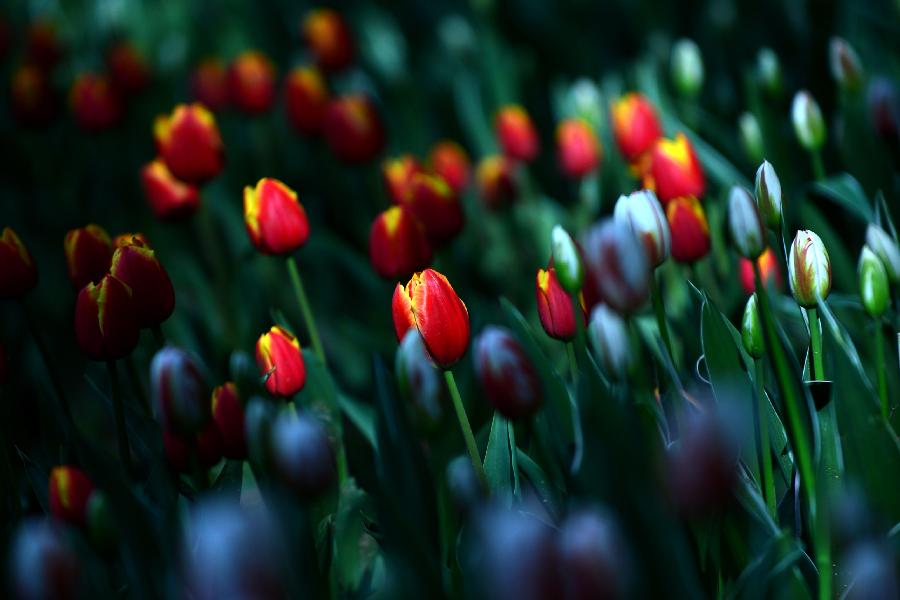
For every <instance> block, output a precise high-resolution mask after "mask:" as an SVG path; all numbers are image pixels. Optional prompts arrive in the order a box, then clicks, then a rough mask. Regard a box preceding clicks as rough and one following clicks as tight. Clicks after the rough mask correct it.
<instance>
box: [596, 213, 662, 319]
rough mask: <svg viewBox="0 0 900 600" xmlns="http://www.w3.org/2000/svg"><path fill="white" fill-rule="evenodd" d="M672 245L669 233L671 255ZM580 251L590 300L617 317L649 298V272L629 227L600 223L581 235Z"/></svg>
mask: <svg viewBox="0 0 900 600" xmlns="http://www.w3.org/2000/svg"><path fill="white" fill-rule="evenodd" d="M674 243H675V240H674V231H673V254H674ZM583 248H584V258H585V265H586V268H587V270H588V271H590V272H591V279H592V280H593V282H594V286H595V288H596V289H595V291H594V297H597V298H600V299H601V300H602V301H603V302H604V303H606V304H607V305H608V306H609V307H610V308H612V309H613V310H615V311H616V312H618V313H621V314H625V313H630V312H634V311H636V310H638V309H640V308H641V307H642V306H643V305H644V303H645V302H646V301H647V298H649V296H650V277H651V276H652V271H651V265H650V263H649V262H648V260H647V254H646V252H645V250H644V244H643V243H642V242H641V240H639V239H638V238H637V236H635V234H634V231H633V230H632V229H631V227H629V226H628V225H626V224H623V223H617V222H616V221H614V220H613V219H607V220H604V221H602V222H600V223H598V224H596V225H594V226H593V227H591V228H590V229H589V230H588V231H587V232H586V233H585V236H584V244H583Z"/></svg>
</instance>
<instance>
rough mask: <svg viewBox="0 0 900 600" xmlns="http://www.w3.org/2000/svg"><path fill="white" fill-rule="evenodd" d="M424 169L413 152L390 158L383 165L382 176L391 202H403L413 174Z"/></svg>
mask: <svg viewBox="0 0 900 600" xmlns="http://www.w3.org/2000/svg"><path fill="white" fill-rule="evenodd" d="M421 171H422V165H420V164H419V161H418V160H416V158H415V157H414V156H413V155H411V154H403V155H401V156H397V157H393V158H389V159H387V160H385V161H384V162H383V163H382V165H381V178H382V180H383V181H384V187H385V189H386V190H387V193H388V197H390V199H391V202H393V203H395V204H399V203H401V202H403V198H404V196H405V195H406V190H407V189H408V188H409V182H410V180H411V179H412V176H413V175H415V174H416V173H420V172H421Z"/></svg>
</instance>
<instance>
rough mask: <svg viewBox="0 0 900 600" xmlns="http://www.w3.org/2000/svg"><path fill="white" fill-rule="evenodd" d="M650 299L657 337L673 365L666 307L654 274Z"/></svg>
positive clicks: (654, 273) (651, 278)
mask: <svg viewBox="0 0 900 600" xmlns="http://www.w3.org/2000/svg"><path fill="white" fill-rule="evenodd" d="M650 298H651V299H652V301H653V311H654V312H655V313H656V325H657V326H658V327H659V335H660V336H662V341H663V344H665V346H666V352H668V353H669V358H670V359H671V360H672V364H675V355H674V354H672V340H671V338H669V326H668V324H667V323H666V307H665V304H663V297H662V293H660V290H659V284H658V283H657V281H656V272H655V271H654V272H653V273H651V276H650Z"/></svg>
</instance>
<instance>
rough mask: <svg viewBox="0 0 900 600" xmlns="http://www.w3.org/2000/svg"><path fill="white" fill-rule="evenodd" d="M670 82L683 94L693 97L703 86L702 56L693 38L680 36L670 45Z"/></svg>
mask: <svg viewBox="0 0 900 600" xmlns="http://www.w3.org/2000/svg"><path fill="white" fill-rule="evenodd" d="M670 68H671V74H672V82H673V83H674V84H675V88H676V89H677V90H678V92H679V93H681V94H682V95H684V96H688V97H694V96H696V95H697V94H699V93H700V90H701V89H702V88H703V57H702V56H701V54H700V48H698V47H697V44H695V43H694V41H693V40H689V39H686V38H682V39H680V40H678V41H677V42H675V45H674V46H672V58H671V64H670Z"/></svg>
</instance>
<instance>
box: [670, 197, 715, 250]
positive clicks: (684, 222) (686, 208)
mask: <svg viewBox="0 0 900 600" xmlns="http://www.w3.org/2000/svg"><path fill="white" fill-rule="evenodd" d="M666 219H668V221H669V229H670V230H671V233H672V258H674V259H675V260H677V261H678V262H695V261H698V260H700V259H701V258H703V257H704V256H706V254H707V253H708V252H709V247H710V244H709V224H708V223H707V222H706V213H705V212H704V211H703V206H701V204H700V201H699V200H697V199H696V198H694V197H693V196H686V197H683V198H674V199H672V200H671V201H669V203H668V204H667V205H666Z"/></svg>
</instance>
